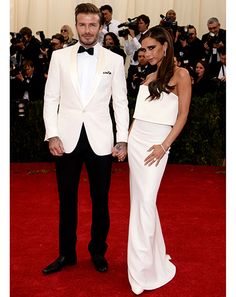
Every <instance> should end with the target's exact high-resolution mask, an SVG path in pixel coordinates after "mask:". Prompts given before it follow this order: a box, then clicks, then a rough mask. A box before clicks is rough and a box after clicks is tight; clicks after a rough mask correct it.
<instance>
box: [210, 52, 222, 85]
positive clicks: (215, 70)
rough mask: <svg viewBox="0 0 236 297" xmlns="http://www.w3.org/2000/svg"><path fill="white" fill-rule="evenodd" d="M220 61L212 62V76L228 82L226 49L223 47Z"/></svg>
mask: <svg viewBox="0 0 236 297" xmlns="http://www.w3.org/2000/svg"><path fill="white" fill-rule="evenodd" d="M218 52H219V55H220V61H219V62H217V63H215V64H213V65H212V64H210V76H211V77H212V78H217V79H218V80H219V81H221V82H226V49H225V47H221V48H220V49H219V50H218Z"/></svg>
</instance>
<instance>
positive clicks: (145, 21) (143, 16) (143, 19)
mask: <svg viewBox="0 0 236 297" xmlns="http://www.w3.org/2000/svg"><path fill="white" fill-rule="evenodd" d="M141 20H142V21H144V23H145V24H146V25H148V26H149V24H150V19H149V17H148V16H147V15H145V14H141V15H139V16H138V17H137V21H141Z"/></svg>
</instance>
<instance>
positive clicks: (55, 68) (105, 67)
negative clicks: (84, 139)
mask: <svg viewBox="0 0 236 297" xmlns="http://www.w3.org/2000/svg"><path fill="white" fill-rule="evenodd" d="M79 46H80V44H79V42H77V43H76V44H75V45H73V46H70V47H67V48H64V49H60V50H57V51H54V52H53V54H52V58H51V62H50V66H49V72H48V78H47V82H46V86H45V96H44V110H43V116H44V123H45V128H46V136H45V140H47V139H48V138H50V137H53V136H58V137H59V138H60V139H61V140H62V143H63V145H64V149H65V152H66V153H70V152H72V151H73V150H74V148H75V146H76V144H77V142H78V140H79V137H80V131H81V127H82V124H83V123H84V125H85V129H86V132H87V136H88V140H89V143H90V145H91V147H92V149H93V151H94V152H95V153H96V154H97V155H107V154H110V153H111V149H112V146H113V145H114V139H113V129H112V121H111V117H110V112H109V102H110V99H111V96H112V102H113V108H114V115H115V121H116V129H117V133H116V139H117V142H120V141H123V142H127V138H128V125H129V112H128V101H127V94H126V80H125V70H124V62H123V58H122V57H121V56H119V55H117V54H115V53H113V52H111V51H109V50H107V49H105V48H103V47H102V46H100V45H99V46H100V51H99V57H98V63H97V69H96V75H95V79H94V83H93V85H91V88H92V91H91V92H90V98H89V102H88V103H87V105H86V106H83V105H82V103H81V100H80V97H81V96H80V87H79V83H78V80H79V78H78V71H79V69H78V68H79V66H78V62H77V51H78V48H79Z"/></svg>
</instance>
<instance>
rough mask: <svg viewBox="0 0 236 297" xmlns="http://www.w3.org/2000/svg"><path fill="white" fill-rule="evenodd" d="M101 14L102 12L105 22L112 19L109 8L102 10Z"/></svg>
mask: <svg viewBox="0 0 236 297" xmlns="http://www.w3.org/2000/svg"><path fill="white" fill-rule="evenodd" d="M102 14H103V17H104V21H105V23H109V22H110V21H111V19H112V13H111V12H110V11H109V10H107V9H105V10H102Z"/></svg>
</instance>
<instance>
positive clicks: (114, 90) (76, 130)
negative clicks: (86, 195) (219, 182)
mask: <svg viewBox="0 0 236 297" xmlns="http://www.w3.org/2000/svg"><path fill="white" fill-rule="evenodd" d="M75 23H76V29H77V33H78V37H79V42H78V43H76V44H75V45H73V46H70V47H67V48H64V49H61V50H60V51H54V52H53V54H52V58H51V62H50V66H49V72H48V79H47V83H46V87H45V97H44V122H45V128H46V137H45V140H47V141H48V143H49V150H50V152H51V153H52V155H53V156H55V158H56V176H57V184H58V192H59V200H60V209H59V214H60V222H59V257H58V258H57V259H56V260H55V261H54V262H52V263H51V264H49V265H48V266H47V267H45V268H44V269H43V271H42V272H43V273H44V274H50V273H54V272H57V271H60V270H61V269H62V268H63V267H65V266H67V265H74V264H76V263H77V255H76V240H77V237H76V227H77V200H78V199H77V196H78V184H79V179H80V173H81V168H82V165H83V164H85V166H86V169H87V172H88V177H89V183H90V195H91V201H92V224H91V240H90V242H89V244H88V250H89V252H90V254H91V258H92V261H93V264H94V266H95V268H96V270H98V271H99V272H105V271H107V269H108V262H107V260H106V258H105V253H106V250H107V247H108V245H107V242H106V241H107V235H108V231H109V210H108V193H109V188H110V179H111V167H112V155H113V156H116V157H118V160H119V161H123V160H124V159H125V157H126V154H127V151H126V146H127V137H128V125H129V112H128V102H127V95H126V81H125V70H124V63H123V58H122V57H121V56H119V55H117V54H115V53H113V52H112V51H109V50H107V49H105V48H104V47H102V46H101V45H100V44H99V43H98V35H99V32H100V30H101V15H100V12H99V9H98V8H97V7H96V6H95V5H93V4H90V3H82V4H79V5H77V7H76V8H75ZM111 97H112V102H113V109H114V116H115V122H116V140H117V144H116V146H113V145H114V139H113V138H114V137H113V128H112V120H111V117H110V113H109V102H110V99H111Z"/></svg>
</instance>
